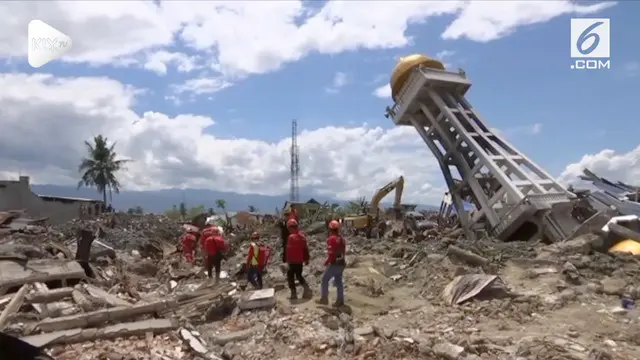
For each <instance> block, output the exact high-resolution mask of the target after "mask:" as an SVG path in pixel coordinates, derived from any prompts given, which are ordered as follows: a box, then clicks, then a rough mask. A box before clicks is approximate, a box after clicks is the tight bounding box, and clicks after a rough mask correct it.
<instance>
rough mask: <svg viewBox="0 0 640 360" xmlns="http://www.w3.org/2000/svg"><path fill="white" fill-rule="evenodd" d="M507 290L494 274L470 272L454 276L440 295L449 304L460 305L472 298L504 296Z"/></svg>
mask: <svg viewBox="0 0 640 360" xmlns="http://www.w3.org/2000/svg"><path fill="white" fill-rule="evenodd" d="M507 295H508V292H507V290H506V288H505V285H504V283H503V281H502V280H501V279H500V277H498V276H496V275H485V274H471V275H461V276H456V278H455V279H453V281H451V282H450V283H449V284H448V285H447V286H446V287H445V288H444V290H443V291H442V297H443V298H444V300H445V302H446V303H448V304H450V305H460V304H462V303H463V302H465V301H469V300H471V299H473V298H480V297H482V298H484V299H487V298H489V297H505V296H507Z"/></svg>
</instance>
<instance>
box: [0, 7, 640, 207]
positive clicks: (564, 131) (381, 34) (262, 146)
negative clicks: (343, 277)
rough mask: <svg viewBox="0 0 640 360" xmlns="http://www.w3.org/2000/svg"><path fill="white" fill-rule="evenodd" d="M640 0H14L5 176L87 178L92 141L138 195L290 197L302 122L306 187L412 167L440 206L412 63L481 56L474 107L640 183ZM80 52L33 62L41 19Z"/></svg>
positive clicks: (568, 173) (358, 188) (568, 174)
mask: <svg viewBox="0 0 640 360" xmlns="http://www.w3.org/2000/svg"><path fill="white" fill-rule="evenodd" d="M639 13H640V2H633V1H625V2H620V3H617V4H616V3H613V2H607V3H597V2H592V1H580V2H572V1H521V2H519V1H477V2H475V1H474V2H470V1H442V2H439V1H411V2H403V1H374V2H367V1H349V2H334V1H331V2H322V1H313V2H311V1H249V2H243V1H234V2H215V1H196V2H188V1H174V2H168V1H162V2H160V1H154V2H151V1H108V2H106V1H105V2H100V1H87V2H83V1H42V2H39V1H3V2H0V17H4V19H2V21H0V177H4V178H7V177H17V176H18V174H20V173H21V174H29V175H31V176H32V178H33V181H34V182H36V183H49V184H75V183H76V182H77V178H78V174H77V165H78V163H79V159H80V158H81V156H82V155H83V145H82V144H83V141H84V140H86V139H89V138H91V137H92V136H94V135H97V134H103V135H105V136H107V137H108V138H109V139H110V140H114V141H117V151H118V152H119V153H120V154H121V156H123V157H127V158H130V159H133V160H134V162H133V163H132V164H131V166H130V169H129V171H128V172H127V173H126V174H122V175H121V178H122V182H123V184H124V186H125V189H131V190H140V189H160V188H169V187H191V188H212V189H217V190H223V191H235V192H241V193H259V194H284V193H287V191H288V186H289V185H288V176H289V168H288V167H289V160H288V159H289V155H288V151H289V144H290V134H291V129H290V126H291V120H292V119H294V118H295V119H298V121H299V128H300V136H299V144H300V149H301V155H300V162H301V172H302V176H301V180H300V182H301V185H302V186H305V187H310V188H313V189H314V191H316V192H317V193H319V194H324V195H331V196H334V194H335V196H336V197H338V198H345V199H346V198H353V197H355V196H360V195H363V196H369V195H370V194H371V192H372V190H373V189H374V188H376V187H379V186H381V185H382V184H384V183H386V182H387V181H389V180H391V179H392V178H394V177H395V176H398V175H400V174H404V175H405V177H406V178H407V185H406V192H405V194H406V197H407V198H408V199H409V200H411V201H414V202H420V203H436V202H437V201H439V199H440V198H441V195H442V192H443V191H444V187H443V179H442V175H441V173H440V170H439V168H438V166H437V164H436V162H435V160H434V159H433V157H432V155H431V154H430V152H429V150H428V148H427V147H426V145H425V144H424V143H422V140H421V139H420V137H419V136H418V135H417V133H416V131H415V129H413V128H408V127H394V126H393V124H392V122H391V121H390V120H388V119H386V118H385V117H384V116H383V115H384V109H385V107H386V106H390V105H392V100H391V99H390V97H389V95H390V94H389V93H390V90H389V87H388V80H389V74H390V72H391V70H392V69H393V67H394V65H395V63H396V61H397V59H398V57H400V56H404V55H407V54H411V53H425V54H428V55H431V56H434V57H438V58H440V59H441V60H442V61H443V62H444V63H445V64H446V65H447V66H448V67H450V68H452V69H455V68H458V67H461V68H463V69H464V70H465V71H466V73H467V75H468V76H469V78H470V79H471V80H472V81H473V83H474V85H473V87H472V89H471V90H470V92H469V94H468V98H469V100H470V101H471V103H472V104H473V105H474V106H475V107H476V108H477V109H478V110H479V111H480V113H481V114H482V115H483V117H484V118H485V119H486V120H487V121H488V122H489V126H491V127H492V128H495V129H497V131H499V132H500V133H502V134H503V135H504V136H506V137H507V138H508V139H509V140H511V142H512V143H513V144H514V145H515V146H516V147H518V148H519V149H520V150H521V151H522V152H524V153H525V154H527V155H529V156H530V157H531V158H533V159H534V160H535V161H536V162H538V163H539V164H540V165H541V166H542V167H543V168H545V169H546V170H548V171H549V172H550V173H552V174H554V176H558V177H561V178H562V179H563V181H571V180H573V179H574V178H575V177H576V175H577V174H578V173H579V172H580V170H581V168H582V167H589V168H591V169H592V170H594V171H595V172H597V173H599V174H601V175H603V176H610V177H612V178H615V179H619V180H623V181H629V182H635V183H638V180H637V179H639V178H640V162H639V161H638V159H639V158H640V147H639V146H638V135H637V129H638V128H639V126H638V123H639V122H638V121H639V120H638V114H637V111H635V106H636V104H637V103H638V99H640V91H639V90H638V85H637V84H638V81H639V80H640V47H638V46H637V45H638V42H637V41H638V40H637V36H636V34H638V32H639V31H640V24H638V21H637V14H639ZM571 17H608V18H611V69H610V70H608V71H607V70H600V71H576V70H571V69H570V64H571V59H570V46H571V44H570V36H569V29H570V26H569V24H570V18H571ZM34 19H39V20H42V21H44V22H46V23H48V24H50V25H51V26H53V27H55V28H57V29H59V30H60V31H62V32H64V33H66V34H67V35H69V36H70V37H71V38H72V40H73V48H72V49H71V50H70V51H69V52H68V53H67V54H66V56H65V57H63V58H62V59H60V60H58V61H54V62H51V63H49V64H47V65H45V66H43V67H41V68H38V69H32V68H30V67H29V65H28V64H27V62H26V51H27V46H26V44H27V24H28V23H29V22H30V21H31V20H34Z"/></svg>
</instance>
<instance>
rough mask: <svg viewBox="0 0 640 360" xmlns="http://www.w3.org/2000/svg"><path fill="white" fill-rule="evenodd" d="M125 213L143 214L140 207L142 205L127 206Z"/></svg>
mask: <svg viewBox="0 0 640 360" xmlns="http://www.w3.org/2000/svg"><path fill="white" fill-rule="evenodd" d="M127 214H129V215H133V214H136V215H142V214H144V209H143V208H142V206H136V207H132V208H129V209H128V210H127Z"/></svg>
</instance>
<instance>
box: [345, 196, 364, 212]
mask: <svg viewBox="0 0 640 360" xmlns="http://www.w3.org/2000/svg"><path fill="white" fill-rule="evenodd" d="M368 207H369V202H368V201H367V199H366V198H365V197H364V196H363V197H360V198H358V199H357V200H356V201H350V202H349V205H347V208H346V210H347V212H349V213H350V214H364V213H366V212H367V208H368Z"/></svg>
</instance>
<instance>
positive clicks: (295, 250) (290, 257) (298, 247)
mask: <svg viewBox="0 0 640 360" xmlns="http://www.w3.org/2000/svg"><path fill="white" fill-rule="evenodd" d="M287 228H288V229H289V232H290V235H289V238H288V239H287V264H288V265H289V268H288V269H287V282H288V283H289V289H290V290H291V298H290V299H291V300H296V299H297V298H298V293H297V290H296V279H297V280H298V282H299V283H300V285H302V287H303V289H304V292H303V294H302V297H304V298H310V297H311V296H312V294H311V288H310V287H309V285H308V284H307V281H306V280H305V279H304V277H303V276H302V270H303V267H304V265H308V264H309V247H308V245H307V239H306V238H305V236H304V234H302V233H301V232H300V231H299V229H298V222H297V221H296V220H295V219H289V220H288V221H287Z"/></svg>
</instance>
